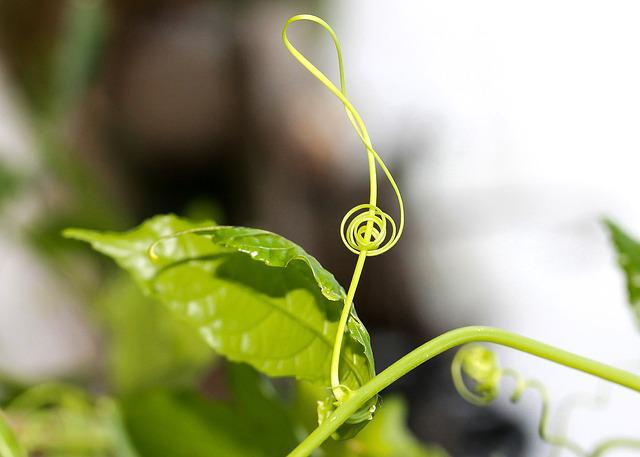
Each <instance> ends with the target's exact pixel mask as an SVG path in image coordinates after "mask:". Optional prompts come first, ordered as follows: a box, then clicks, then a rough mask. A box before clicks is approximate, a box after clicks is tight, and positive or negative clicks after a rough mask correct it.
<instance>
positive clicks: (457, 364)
mask: <svg viewBox="0 0 640 457" xmlns="http://www.w3.org/2000/svg"><path fill="white" fill-rule="evenodd" d="M451 376H452V378H453V383H454V385H455V387H456V390H457V391H458V393H459V394H460V395H461V396H462V397H463V398H464V399H465V400H467V401H469V402H470V403H473V404H476V405H480V406H484V405H488V404H489V403H491V402H492V401H493V400H495V399H496V397H497V396H498V394H499V390H500V382H501V380H502V379H503V377H504V376H508V377H511V378H513V379H514V380H515V384H516V385H515V389H514V391H513V393H512V394H511V398H510V400H511V401H512V402H513V403H517V402H519V401H520V399H521V398H522V395H523V394H524V392H525V391H527V390H536V391H537V392H538V393H539V395H540V398H541V400H542V409H541V412H540V420H539V422H538V435H539V436H540V438H541V439H542V440H543V441H545V442H546V443H548V444H550V445H552V446H556V447H559V448H563V449H567V450H569V451H571V452H572V453H573V454H575V455H577V456H579V457H598V456H602V455H603V454H604V453H605V452H607V451H609V450H613V449H619V448H632V449H640V440H635V439H628V438H615V439H609V440H606V441H604V442H602V443H601V444H599V445H597V446H596V447H595V448H594V449H593V450H591V451H587V450H585V449H583V448H582V447H581V446H580V445H579V444H578V443H576V442H575V441H572V440H571V439H569V438H567V437H565V436H561V435H553V434H551V433H550V432H549V430H548V423H549V415H550V400H549V393H548V391H547V389H546V387H545V386H544V385H543V384H542V383H541V382H539V381H536V380H528V379H525V378H524V377H522V375H521V374H520V373H518V372H517V371H515V370H512V369H509V368H504V369H502V368H500V366H499V364H498V359H497V357H496V356H495V354H494V353H493V352H492V351H491V350H489V349H488V348H486V347H484V346H482V345H480V344H468V345H466V346H463V347H462V348H460V350H459V351H458V352H457V354H456V356H455V357H454V359H453V362H452V364H451ZM465 377H466V378H468V379H469V380H471V381H472V382H473V386H472V387H471V388H469V387H468V386H467V384H466V382H465Z"/></svg>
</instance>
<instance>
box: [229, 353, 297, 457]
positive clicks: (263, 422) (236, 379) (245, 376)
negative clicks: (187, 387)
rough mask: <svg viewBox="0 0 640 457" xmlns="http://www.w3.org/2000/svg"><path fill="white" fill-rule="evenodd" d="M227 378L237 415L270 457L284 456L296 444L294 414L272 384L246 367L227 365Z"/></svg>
mask: <svg viewBox="0 0 640 457" xmlns="http://www.w3.org/2000/svg"><path fill="white" fill-rule="evenodd" d="M227 373H228V375H227V379H228V384H229V388H230V390H231V394H232V397H233V400H232V405H233V409H234V411H235V412H236V414H237V415H239V416H242V417H243V418H244V419H245V423H246V424H247V425H248V426H249V427H250V428H251V430H252V433H253V434H254V436H255V437H257V439H258V440H259V441H260V445H261V449H264V450H265V451H267V455H285V454H286V453H287V452H288V451H290V450H291V449H293V448H294V447H295V446H296V444H297V442H296V439H295V435H294V431H295V424H294V422H293V419H292V415H291V412H290V411H289V409H288V408H287V407H286V406H285V404H284V402H283V400H282V399H281V398H280V397H279V396H278V395H277V392H276V391H275V389H274V387H273V384H271V382H269V380H268V379H265V378H264V377H263V376H261V375H260V374H259V373H258V372H257V371H255V370H254V369H253V368H251V367H250V366H248V365H245V364H236V363H233V364H228V365H227Z"/></svg>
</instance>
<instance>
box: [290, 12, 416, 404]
mask: <svg viewBox="0 0 640 457" xmlns="http://www.w3.org/2000/svg"><path fill="white" fill-rule="evenodd" d="M298 21H309V22H313V23H315V24H318V25H320V26H321V27H322V28H324V29H325V30H326V31H327V32H328V33H329V35H330V36H331V39H332V40H333V44H334V46H335V49H336V54H337V57H338V71H339V77H340V87H339V88H338V87H337V86H336V85H335V84H334V83H333V82H331V80H329V78H328V77H327V76H326V75H325V74H324V73H323V72H322V71H320V70H319V69H318V68H317V67H316V66H315V65H313V64H312V63H311V62H310V61H309V59H307V58H306V57H305V56H304V55H303V54H302V53H301V52H300V51H298V49H297V48H296V47H295V46H293V45H292V44H291V42H290V41H289V38H288V37H287V29H288V27H289V26H290V25H291V24H293V23H294V22H298ZM282 41H283V43H284V46H285V47H286V48H287V50H288V51H289V52H290V53H291V55H293V57H295V58H296V60H298V62H300V64H301V65H302V66H303V67H304V68H306V69H307V70H308V71H309V73H311V74H312V75H313V76H314V77H315V78H317V79H318V80H319V81H320V82H321V83H322V84H323V85H324V86H325V87H326V88H327V89H329V91H330V92H331V93H333V94H334V95H335V96H336V97H337V98H338V99H339V100H340V101H341V102H342V104H343V105H344V109H345V112H346V114H347V118H348V119H349V122H350V123H351V125H352V127H353V129H354V130H355V132H356V134H357V135H358V137H359V138H360V140H361V141H362V144H363V145H364V148H365V150H366V153H367V159H368V165H369V203H364V204H361V205H357V206H356V207H354V208H353V209H351V210H349V211H348V212H347V214H346V215H345V216H344V218H343V219H342V222H341V224H340V236H341V238H342V241H343V243H344V245H345V246H346V247H347V249H349V251H351V252H353V253H354V254H357V255H358V262H357V263H356V267H355V269H354V272H353V277H352V278H351V283H350V285H349V290H348V291H347V296H346V297H345V300H344V307H343V310H342V314H341V316H340V322H339V324H338V329H337V332H336V337H335V343H334V345H333V354H332V358H331V386H332V389H333V393H334V396H335V397H336V399H338V400H340V399H341V397H342V396H344V395H343V391H342V389H341V387H340V386H341V383H340V377H339V365H340V352H341V350H342V340H343V335H344V332H345V329H346V326H347V321H348V319H349V315H350V312H351V306H352V305H353V297H354V295H355V292H356V289H357V287H358V282H359V280H360V276H361V274H362V269H363V268H364V260H365V259H366V257H371V256H375V255H379V254H383V253H385V252H387V251H388V250H389V249H391V248H392V247H393V246H394V245H395V244H396V243H397V242H398V240H399V239H400V237H401V236H402V231H403V229H404V204H403V202H402V196H401V195H400V190H399V188H398V185H397V184H396V181H395V179H393V176H392V175H391V172H390V171H389V169H388V168H387V166H386V164H385V163H384V161H383V160H382V159H381V158H380V156H379V155H378V153H377V152H376V151H375V150H374V149H373V145H372V143H371V138H370V137H369V133H368V132H367V128H366V126H365V125H364V122H363V121H362V118H361V117H360V114H359V113H358V111H357V110H356V109H355V107H354V106H353V104H352V103H351V102H350V101H349V99H348V98H347V90H346V86H345V76H344V65H343V62H342V51H341V50H340V42H339V41H338V37H337V36H336V34H335V32H334V31H333V29H332V28H331V27H330V26H329V24H327V23H326V22H325V21H323V20H322V19H320V18H319V17H316V16H312V15H310V14H299V15H297V16H293V17H291V18H290V19H289V20H287V22H286V23H285V25H284V28H283V30H282ZM377 166H379V167H380V169H381V170H382V171H383V173H384V174H385V176H386V178H387V180H388V181H389V184H390V185H391V187H392V189H393V191H394V193H395V196H396V200H397V202H398V210H399V213H400V221H399V223H398V224H396V222H395V221H394V220H393V218H392V217H391V216H389V215H388V214H387V213H385V212H384V211H382V210H381V209H380V208H378V206H377V204H376V202H377V198H378V184H377V178H376V167H377Z"/></svg>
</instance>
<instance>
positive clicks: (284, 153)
mask: <svg viewBox="0 0 640 457" xmlns="http://www.w3.org/2000/svg"><path fill="white" fill-rule="evenodd" d="M301 12H308V13H312V14H316V15H319V16H321V17H323V18H324V19H326V20H327V21H328V22H329V23H330V24H332V26H333V27H334V29H335V31H336V32H337V34H338V36H339V37H340V39H341V42H342V45H343V52H344V59H345V66H346V68H345V69H346V75H347V90H348V91H349V93H350V98H351V100H352V102H353V103H354V105H355V106H356V107H357V108H358V110H359V111H360V113H361V115H362V117H363V118H364V120H365V121H366V122H367V126H368V129H369V131H370V133H371V136H372V138H373V142H374V145H375V146H376V149H377V151H378V152H379V153H380V154H381V155H382V157H383V158H384V159H385V161H386V162H387V164H388V165H389V167H390V168H391V170H392V172H393V173H394V176H395V177H396V179H397V180H398V183H399V185H400V187H401V189H402V190H403V195H404V197H405V199H406V200H407V204H408V207H407V232H406V235H405V236H404V237H403V239H402V240H401V242H400V243H399V244H398V246H397V247H396V248H395V249H394V250H393V251H391V252H390V253H389V254H386V255H385V256H383V257H378V258H375V259H372V260H370V261H369V262H368V264H367V268H366V269H365V273H364V277H363V282H362V286H361V287H360V289H359V291H358V295H357V297H356V305H357V309H358V313H359V315H360V317H361V318H362V319H363V321H364V322H365V324H366V325H367V327H368V329H369V331H370V333H371V334H372V342H373V347H374V353H375V354H376V363H377V367H378V370H381V369H382V368H384V367H385V366H387V365H388V364H390V363H391V362H392V361H394V360H396V359H397V358H398V357H400V356H401V355H403V354H404V353H406V352H407V351H409V350H410V349H412V348H414V347H415V346H417V345H419V344H420V343H422V342H424V341H426V340H427V339H429V338H432V337H434V336H436V335H437V334H439V333H441V332H443V331H445V330H448V329H451V328H454V327H459V326H463V325H472V324H482V325H493V326H499V327H505V328H507V329H509V330H513V331H515V332H519V333H523V334H525V335H527V336H530V337H534V338H537V339H540V340H543V341H545V342H548V343H551V344H555V345H558V346H560V347H562V348H565V349H568V350H571V351H575V352H577V353H580V354H585V355H588V356H590V357H593V358H595V359H598V360H601V361H604V362H608V363H611V364H615V365H619V366H621V367H625V368H628V369H632V370H636V371H637V370H638V365H639V363H640V349H639V348H640V344H639V343H640V338H639V335H638V332H637V328H636V326H635V325H634V323H633V320H632V318H631V313H630V311H629V310H628V306H627V305H626V298H625V295H624V284H623V278H622V276H621V274H620V273H619V272H618V270H617V268H616V265H615V257H614V255H613V253H612V250H611V249H610V247H609V243H608V241H607V237H606V234H605V232H604V230H603V227H602V225H601V219H602V217H604V216H612V217H614V218H615V219H617V220H619V221H621V222H622V223H623V224H624V225H626V226H627V227H629V228H630V229H632V230H635V233H637V234H638V233H640V205H638V204H636V196H637V195H640V180H639V179H638V170H639V169H640V159H639V156H638V151H639V150H640V136H639V135H638V125H639V124H640V85H639V84H638V81H640V61H639V60H638V59H637V57H636V55H637V46H638V43H640V28H638V26H637V24H638V22H639V21H640V5H638V4H637V2H634V1H631V0H629V1H622V0H621V1H612V2H604V1H594V2H581V1H577V0H576V1H564V2H552V1H539V2H513V1H506V0H504V1H487V2H472V1H455V2H434V1H419V0H405V1H402V2H383V1H380V0H374V1H372V0H369V1H367V2H365V1H364V0H349V1H337V0H314V1H311V0H307V1H298V2H292V1H291V2H286V1H275V0H274V1H266V0H261V1H260V0H255V1H249V0H246V1H242V2H237V1H236V2H234V1H231V0H228V1H212V0H211V1H205V0H181V1H178V0H162V1H159V0H156V1H151V0H135V1H132V0H127V1H125V0H109V1H107V0H72V1H52V0H0V221H1V224H0V250H1V252H2V256H1V257H0V290H1V291H2V292H0V372H1V373H2V377H3V378H6V379H7V380H11V382H12V383H17V384H21V385H25V384H27V385H28V384H31V383H37V382H41V381H43V380H49V379H74V380H83V382H86V383H89V384H90V385H91V386H92V388H93V389H94V390H96V391H98V392H99V391H101V389H105V386H104V384H105V383H108V382H109V381H108V380H107V381H105V372H106V371H108V369H107V368H106V367H108V366H110V364H111V363H113V357H112V354H113V352H112V350H113V347H112V344H111V343H110V341H112V340H113V338H112V336H113V334H114V332H116V333H117V332H124V331H125V330H123V329H122V327H123V325H124V324H122V321H123V320H126V321H127V322H128V323H129V327H128V329H127V330H126V331H127V332H129V333H136V332H138V331H139V330H138V328H137V327H136V326H135V325H133V324H132V323H131V320H130V316H129V317H122V316H121V314H119V313H120V311H119V309H120V308H119V307H118V306H117V305H119V304H122V303H125V302H126V299H124V298H122V295H117V293H123V292H122V290H121V289H122V288H123V287H124V288H126V286H123V285H122V281H121V279H120V278H119V277H118V275H117V273H115V270H114V269H113V268H112V266H111V265H110V263H108V262H106V261H101V260H98V259H97V258H96V257H94V256H92V255H91V254H90V253H88V251H87V249H86V248H84V247H82V246H78V245H77V243H72V242H68V241H64V240H63V239H61V237H60V230H61V229H63V228H65V227H68V226H81V227H87V228H94V229H114V230H115V229H127V228H130V227H132V226H134V225H137V224H138V223H140V222H141V221H142V220H144V219H145V218H147V217H149V216H151V215H154V214H157V213H168V212H175V213H177V214H181V215H185V216H190V217H195V218H200V217H203V218H206V217H211V218H214V219H215V220H216V221H218V222H219V223H225V224H232V225H248V226H256V227H260V228H264V229H267V230H271V231H274V232H277V233H279V234H282V235H284V236H285V237H287V238H289V239H291V240H293V241H295V242H297V243H298V244H300V245H302V246H304V247H305V249H306V250H307V251H308V252H310V253H311V254H312V255H314V256H316V257H317V258H318V259H319V260H320V262H321V263H322V264H323V265H324V266H325V267H327V268H328V269H329V270H330V271H332V272H334V273H335V275H336V277H337V278H338V279H339V281H340V282H341V283H342V284H343V285H347V283H348V280H349V278H350V273H351V271H352V269H353V265H354V262H355V257H354V256H352V255H351V254H350V253H349V252H347V251H346V249H344V247H343V245H342V243H341V242H340V238H339V235H338V224H339V221H340V219H341V218H342V216H343V214H344V213H346V211H348V210H349V209H350V208H351V207H352V206H354V205H356V204H358V203H361V202H364V201H365V200H366V198H367V190H368V175H367V169H366V155H365V153H364V151H363V149H362V147H361V145H360V144H359V140H358V138H357V137H356V135H355V134H354V133H353V131H352V130H350V125H349V123H348V121H347V119H346V117H345V115H344V111H343V109H342V107H341V106H340V104H339V102H338V101H337V100H336V99H334V97H333V96H332V95H331V94H330V93H329V92H328V91H326V89H324V87H322V86H321V85H320V84H319V83H318V82H317V81H316V80H314V79H313V77H311V76H310V75H309V74H308V73H307V72H306V71H305V70H303V69H302V68H301V67H300V66H299V64H298V63H297V62H295V61H294V59H292V58H291V56H290V55H289V54H288V53H287V52H286V50H285V49H284V48H283V46H282V44H281V41H280V32H281V28H282V25H283V24H284V21H285V20H286V19H287V18H288V17H289V16H291V15H293V14H297V13H301ZM290 36H291V38H292V41H294V43H295V44H296V46H298V47H299V48H300V49H301V50H303V52H305V54H306V55H308V56H309V57H310V59H311V60H312V61H313V62H317V63H318V66H319V67H320V68H322V69H323V70H325V71H326V73H327V74H329V75H336V70H337V63H336V59H335V55H334V50H333V48H332V45H331V42H330V40H329V38H328V36H326V33H324V32H323V31H322V30H321V29H319V28H317V27H314V26H313V25H310V24H296V26H294V27H293V28H292V31H291V32H290ZM384 186H385V184H382V187H383V190H382V201H383V205H382V206H383V208H384V209H386V210H388V212H390V213H391V214H394V211H395V209H394V207H393V198H392V197H393V196H392V194H391V192H390V189H388V188H385V187H384ZM385 202H386V205H385ZM114 294H116V295H115V298H114ZM105 297H111V298H109V299H105ZM105 303H107V304H105ZM145 315H146V314H145V313H142V314H141V316H145ZM150 320H153V319H150ZM145 325H146V327H145V330H144V331H145V332H154V331H155V330H154V329H153V328H149V326H150V325H153V323H147V324H145ZM167 344H168V345H170V343H167ZM165 349H166V348H165ZM167 350H171V349H167ZM196 352H197V351H196ZM110 354H111V355H110ZM499 354H500V356H501V359H502V360H503V364H504V365H507V366H513V367H515V368H518V369H519V370H521V371H522V372H523V373H524V374H525V375H527V376H531V377H536V378H539V379H542V380H544V382H545V383H546V385H547V386H548V388H549V391H550V395H551V398H552V401H553V404H554V405H558V404H559V403H561V402H562V401H563V399H567V398H570V397H571V396H572V395H574V394H583V395H587V396H595V395H596V394H599V395H602V392H603V391H604V392H605V393H604V395H605V396H606V397H609V401H608V402H607V404H606V405H605V406H602V407H599V408H596V409H594V408H581V409H578V410H576V412H575V413H574V414H573V415H572V416H571V420H570V421H569V422H568V425H567V429H568V434H569V435H570V436H571V437H573V438H575V439H576V440H577V441H579V442H581V443H583V444H585V446H587V445H589V444H590V443H595V442H597V441H599V440H600V439H602V438H606V437H610V436H618V435H632V436H638V435H640V415H639V413H638V411H640V397H638V395H637V394H633V393H630V392H625V391H624V390H623V389H621V388H608V387H606V386H603V385H602V384H601V383H598V382H597V381H595V380H594V379H592V378H589V377H587V376H585V375H582V374H578V373H573V372H571V371H570V370H567V369H563V368H559V367H556V366H552V365H551V364H549V363H547V362H543V361H539V360H535V359H532V358H531V357H529V356H525V355H522V354H519V353H515V352H512V351H502V350H499ZM147 356H148V354H146V353H144V352H142V351H141V352H140V354H138V358H137V359H135V360H132V361H131V363H134V364H135V363H144V360H145V359H146V357H147ZM132 357H133V356H132ZM197 357H199V358H202V357H203V356H202V355H201V354H200V355H198V356H197ZM450 359H451V355H445V356H442V357H440V358H438V359H436V360H434V361H433V362H430V363H428V364H426V365H424V366H422V367H420V368H419V369H417V370H416V371H415V372H414V373H413V374H411V375H410V376H408V377H406V378H405V379H403V380H402V381H401V382H399V383H398V384H397V385H395V386H394V387H393V388H392V389H393V390H394V391H397V392H399V393H402V394H403V395H404V396H405V397H406V398H408V400H409V404H410V408H409V424H410V427H411V429H412V430H413V432H414V433H415V434H416V435H417V436H418V437H419V438H420V439H422V440H425V441H429V442H434V443H437V444H439V445H441V446H443V447H444V448H445V449H446V450H447V451H449V452H450V453H451V455H454V456H497V455H502V456H538V455H548V454H549V453H550V449H548V448H547V447H546V446H545V445H543V444H541V443H540V442H539V441H538V439H537V437H536V425H537V415H538V412H539V408H540V403H539V400H538V399H537V397H536V396H535V395H531V396H527V397H526V398H525V399H524V400H523V402H522V403H521V404H519V405H515V406H514V405H511V404H509V403H508V401H506V397H507V395H506V393H505V394H503V397H505V401H500V402H499V403H498V404H497V405H496V406H493V407H491V408H476V407H474V406H471V405H469V404H467V403H465V402H464V401H463V400H462V399H461V398H459V397H458V395H457V393H456V392H455V390H454V389H453V386H452V385H451V381H450V377H449V372H448V370H449V363H450ZM148 363H149V364H153V363H156V364H157V367H155V368H154V367H150V368H149V369H150V370H151V371H153V370H156V369H157V370H159V371H162V367H163V363H164V362H163V361H162V360H159V361H158V360H149V361H148ZM158 367H159V368H158ZM123 376H125V378H126V375H123ZM216 376H218V374H217V372H216V371H215V370H214V371H212V372H211V373H209V375H208V377H207V379H208V381H207V382H208V383H209V384H210V385H213V386H214V387H215V384H216ZM116 378H117V375H116ZM115 382H116V383H124V384H126V383H127V382H133V383H135V380H133V381H132V380H129V379H124V380H123V378H118V379H116V381H115ZM556 455H564V454H562V453H556ZM567 455H568V454H567ZM611 455H620V456H623V455H634V454H633V453H625V452H617V453H612V454H611Z"/></svg>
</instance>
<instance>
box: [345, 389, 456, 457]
mask: <svg viewBox="0 0 640 457" xmlns="http://www.w3.org/2000/svg"><path fill="white" fill-rule="evenodd" d="M346 444H347V446H346V447H348V448H349V452H351V454H349V453H346V454H345V453H340V454H335V456H336V457H338V456H340V457H348V456H353V457H356V456H358V457H447V453H446V452H445V451H444V450H443V449H441V448H440V447H438V446H434V445H426V444H423V443H421V442H420V441H418V440H417V439H416V438H415V437H414V436H413V435H412V434H411V432H410V431H409V428H408V427H407V407H406V404H405V402H404V401H403V400H402V399H401V398H400V397H389V398H385V401H384V403H383V404H382V405H381V406H380V410H379V411H378V414H377V415H376V418H375V420H374V421H373V422H372V423H371V425H369V426H368V427H367V428H366V429H364V430H363V431H362V433H360V434H359V435H358V436H357V437H356V438H354V439H353V440H351V441H350V442H347V443H346Z"/></svg>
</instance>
